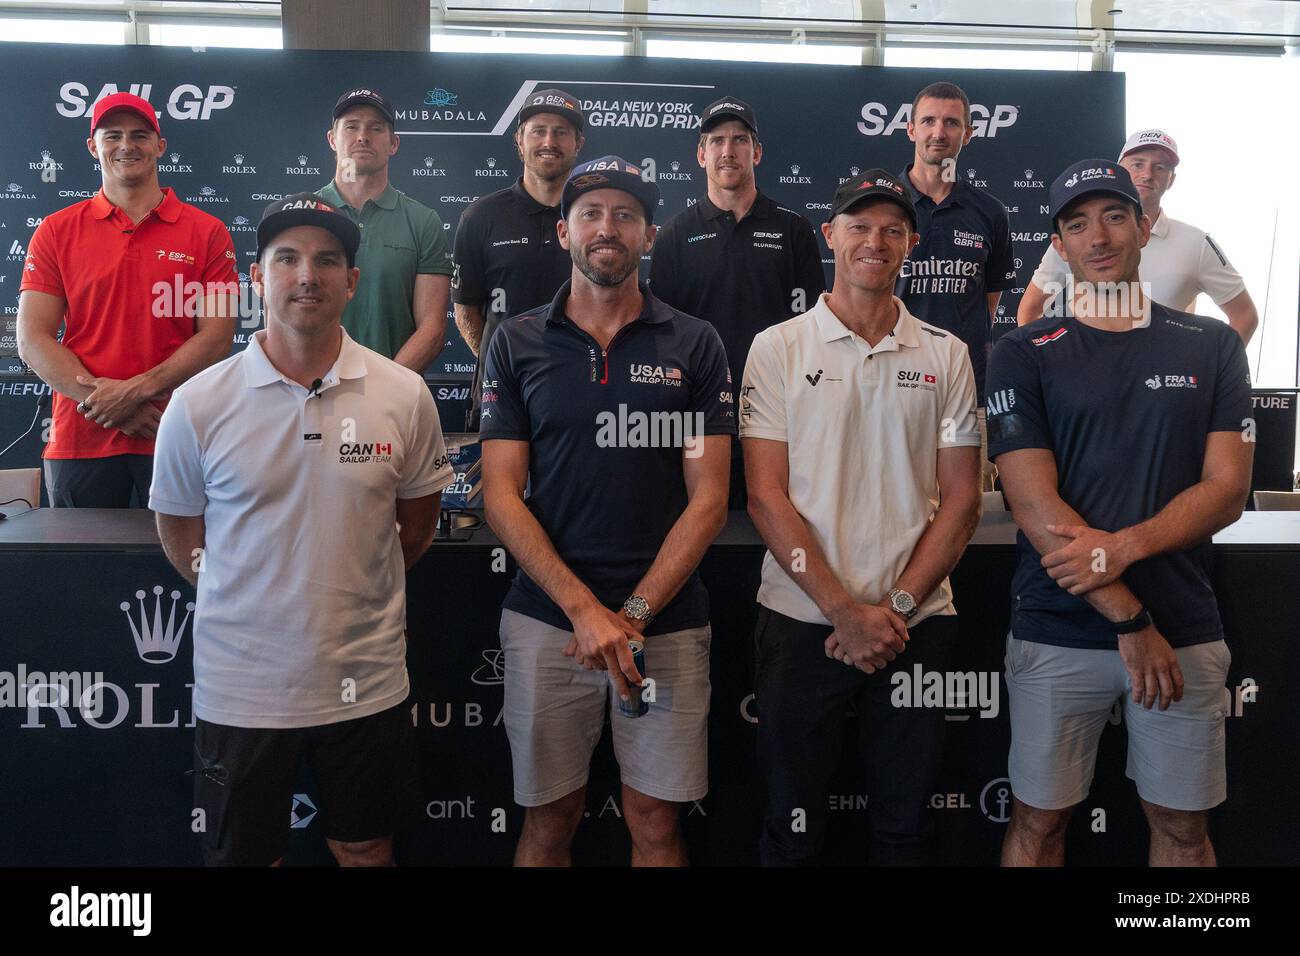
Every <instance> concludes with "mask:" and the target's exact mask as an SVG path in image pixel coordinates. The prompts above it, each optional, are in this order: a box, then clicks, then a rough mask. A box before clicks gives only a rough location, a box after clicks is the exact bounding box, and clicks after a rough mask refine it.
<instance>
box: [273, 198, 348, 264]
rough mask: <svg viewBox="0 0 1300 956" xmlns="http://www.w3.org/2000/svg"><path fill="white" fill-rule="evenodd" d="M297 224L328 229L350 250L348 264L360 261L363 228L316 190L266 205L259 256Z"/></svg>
mask: <svg viewBox="0 0 1300 956" xmlns="http://www.w3.org/2000/svg"><path fill="white" fill-rule="evenodd" d="M294 226H318V227H320V228H321V229H328V230H329V231H330V232H332V233H333V234H334V235H335V236H337V237H338V240H339V242H341V243H343V248H344V250H345V251H346V252H347V254H348V266H349V267H351V266H353V265H355V264H356V258H357V247H358V246H360V245H361V230H359V229H358V228H357V225H356V223H354V222H353V221H352V220H351V219H349V218H348V217H347V216H345V215H343V214H342V213H340V212H339V211H338V210H337V209H335V208H334V207H333V206H331V205H330V204H329V203H327V202H326V201H325V200H323V199H321V198H320V197H319V196H317V195H315V194H314V193H297V194H295V195H292V196H285V197H283V198H282V199H277V200H275V201H274V202H272V203H271V204H270V205H269V206H267V207H266V211H265V212H263V213H262V221H261V222H260V223H258V225H257V258H258V259H261V258H262V252H263V250H265V249H266V246H267V244H268V243H269V242H270V241H271V240H272V239H274V238H275V237H276V236H278V235H279V234H280V233H282V232H284V231H285V230H286V229H292V228H293V227H294Z"/></svg>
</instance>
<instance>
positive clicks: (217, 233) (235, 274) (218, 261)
mask: <svg viewBox="0 0 1300 956" xmlns="http://www.w3.org/2000/svg"><path fill="white" fill-rule="evenodd" d="M202 281H203V284H204V285H205V286H210V285H213V284H221V285H228V287H229V288H230V289H231V290H235V289H237V288H238V286H237V285H236V283H238V282H239V270H238V269H236V268H235V243H234V242H233V241H232V240H231V238H230V230H228V229H227V228H226V227H225V226H224V225H222V224H221V223H220V222H214V223H212V230H211V232H209V233H208V253H207V260H206V261H205V262H204V263H203V280H202Z"/></svg>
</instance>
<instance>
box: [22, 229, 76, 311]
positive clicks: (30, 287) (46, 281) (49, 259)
mask: <svg viewBox="0 0 1300 956" xmlns="http://www.w3.org/2000/svg"><path fill="white" fill-rule="evenodd" d="M56 228H57V226H56V225H55V224H54V223H53V222H51V221H50V220H48V219H47V220H46V221H45V222H42V223H41V224H40V225H39V226H37V227H36V232H34V233H32V238H31V241H30V242H29V243H27V257H26V258H25V259H24V260H23V280H22V283H21V284H20V285H19V287H18V290H19V291H20V292H45V293H47V294H49V295H57V296H59V297H60V298H63V299H66V298H67V295H66V293H65V292H64V287H63V270H62V269H61V268H60V266H59V255H58V236H57V235H56V233H55V229H56Z"/></svg>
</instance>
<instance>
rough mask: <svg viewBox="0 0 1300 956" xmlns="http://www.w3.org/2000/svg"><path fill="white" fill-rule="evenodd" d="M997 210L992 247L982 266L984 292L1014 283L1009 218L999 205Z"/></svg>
mask: <svg viewBox="0 0 1300 956" xmlns="http://www.w3.org/2000/svg"><path fill="white" fill-rule="evenodd" d="M998 211H999V212H1000V213H1001V215H1000V216H998V217H996V218H995V219H994V223H993V236H992V239H993V247H992V249H990V251H989V260H988V262H987V264H986V265H985V267H984V291H985V292H1004V291H1006V290H1007V289H1013V288H1015V285H1016V257H1015V255H1013V254H1012V251H1011V220H1009V219H1008V218H1007V212H1006V210H1005V209H1003V208H1001V206H999V207H998ZM1049 248H1050V247H1049Z"/></svg>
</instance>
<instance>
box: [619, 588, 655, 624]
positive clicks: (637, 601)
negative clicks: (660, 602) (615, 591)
mask: <svg viewBox="0 0 1300 956" xmlns="http://www.w3.org/2000/svg"><path fill="white" fill-rule="evenodd" d="M623 613H624V614H626V615H627V616H628V617H630V618H631V619H632V620H634V621H649V620H650V618H652V617H654V612H653V611H651V610H650V604H649V602H647V601H646V599H645V598H643V597H642V596H641V595H639V594H633V595H632V596H631V597H630V598H628V599H627V600H626V601H624V602H623Z"/></svg>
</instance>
